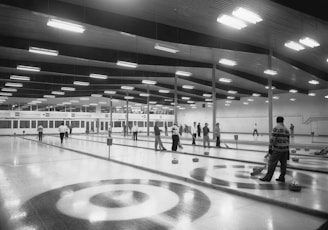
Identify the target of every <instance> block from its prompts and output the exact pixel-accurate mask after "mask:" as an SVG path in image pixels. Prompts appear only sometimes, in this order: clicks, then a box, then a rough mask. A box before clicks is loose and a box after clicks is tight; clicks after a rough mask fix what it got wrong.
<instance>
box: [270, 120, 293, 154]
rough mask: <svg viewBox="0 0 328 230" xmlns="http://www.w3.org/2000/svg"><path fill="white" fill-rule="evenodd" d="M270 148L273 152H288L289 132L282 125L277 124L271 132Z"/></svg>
mask: <svg viewBox="0 0 328 230" xmlns="http://www.w3.org/2000/svg"><path fill="white" fill-rule="evenodd" d="M270 147H271V149H272V150H273V151H275V152H288V151H289V131H288V129H287V128H286V127H285V126H284V124H282V123H278V124H277V126H276V127H274V129H273V131H272V137H271V139H270Z"/></svg>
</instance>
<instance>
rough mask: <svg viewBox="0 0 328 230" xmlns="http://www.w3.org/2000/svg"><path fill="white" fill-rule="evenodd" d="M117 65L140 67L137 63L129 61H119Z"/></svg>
mask: <svg viewBox="0 0 328 230" xmlns="http://www.w3.org/2000/svg"><path fill="white" fill-rule="evenodd" d="M116 65H118V66H123V67H128V68H137V67H138V64H137V63H134V62H127V61H117V62H116Z"/></svg>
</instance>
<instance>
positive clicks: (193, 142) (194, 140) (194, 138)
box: [192, 133, 197, 145]
mask: <svg viewBox="0 0 328 230" xmlns="http://www.w3.org/2000/svg"><path fill="white" fill-rule="evenodd" d="M196 136H197V134H196V133H193V134H192V144H193V145H195V144H196Z"/></svg>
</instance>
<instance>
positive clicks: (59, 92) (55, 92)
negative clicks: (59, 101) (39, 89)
mask: <svg viewBox="0 0 328 230" xmlns="http://www.w3.org/2000/svg"><path fill="white" fill-rule="evenodd" d="M51 93H52V94H55V95H64V94H65V93H64V92H61V91H52V92H51Z"/></svg>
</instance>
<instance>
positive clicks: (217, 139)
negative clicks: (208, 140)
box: [216, 137, 221, 147]
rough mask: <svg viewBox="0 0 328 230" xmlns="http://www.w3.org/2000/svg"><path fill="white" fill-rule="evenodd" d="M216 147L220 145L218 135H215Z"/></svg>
mask: <svg viewBox="0 0 328 230" xmlns="http://www.w3.org/2000/svg"><path fill="white" fill-rule="evenodd" d="M216 147H221V141H220V137H216Z"/></svg>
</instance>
